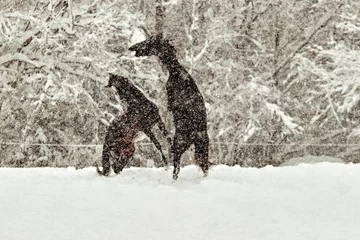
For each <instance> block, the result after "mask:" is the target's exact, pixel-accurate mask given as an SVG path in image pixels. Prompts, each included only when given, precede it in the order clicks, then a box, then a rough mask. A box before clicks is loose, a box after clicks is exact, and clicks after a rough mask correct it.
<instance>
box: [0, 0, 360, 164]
mask: <svg viewBox="0 0 360 240" xmlns="http://www.w3.org/2000/svg"><path fill="white" fill-rule="evenodd" d="M359 11H360V2H359V1H350V0H348V1H343V0H304V1H298V0H287V1H280V0H268V1H261V0H237V1H235V0H221V1H220V0H207V1H200V0H166V1H165V0H151V1H145V0H135V1H128V0H118V1H116V0H112V1H111V0H82V1H81V0H39V1H38V0H5V1H1V2H0V166H18V167H32V166H53V167H65V166H76V167H79V168H80V167H84V166H90V165H92V164H93V163H94V161H100V158H101V151H102V143H103V140H104V136H105V132H106V127H107V126H108V124H109V122H111V120H112V119H114V118H115V117H116V116H117V115H119V114H121V113H123V112H124V111H125V109H126V108H125V106H124V105H123V104H122V103H121V102H120V101H119V99H118V97H117V96H116V93H115V91H114V90H109V89H107V88H104V86H105V85H106V84H107V79H108V73H109V72H113V73H116V74H118V75H122V76H125V77H128V78H129V79H130V80H131V81H132V82H133V83H134V84H135V85H136V86H137V87H139V88H140V89H141V90H142V91H143V92H144V94H145V95H146V96H147V97H149V98H150V99H151V100H152V101H154V102H155V103H156V104H157V105H158V106H159V108H160V111H161V115H162V117H163V119H164V120H165V122H166V124H167V127H168V129H169V130H172V131H171V132H172V133H173V130H174V129H173V126H172V121H171V114H170V113H169V112H168V111H167V108H166V104H167V100H166V92H165V82H166V80H167V72H166V70H165V69H164V68H162V66H161V65H160V63H159V61H158V60H157V59H156V58H155V57H148V58H136V57H134V54H133V53H132V52H130V51H128V47H129V46H131V45H132V44H134V43H136V42H139V41H141V40H144V39H145V38H146V36H147V35H146V34H156V33H158V32H159V31H160V32H161V33H162V34H163V35H164V37H166V38H167V39H170V40H171V43H172V44H173V45H174V46H175V47H176V49H177V55H178V59H179V61H180V62H181V63H182V64H183V65H184V66H185V67H186V68H187V69H188V70H189V72H190V73H191V74H192V76H193V78H194V79H195V81H196V83H197V85H198V87H199V89H200V91H201V93H202V94H203V96H204V98H205V102H206V108H207V113H208V130H209V135H210V140H211V150H210V161H212V162H214V163H217V164H228V165H234V164H239V165H241V166H249V167H263V166H266V165H269V164H271V165H274V166H277V165H279V164H281V163H282V162H284V161H286V160H288V159H290V158H291V157H296V156H303V155H326V156H332V157H338V158H341V159H343V160H344V161H346V162H355V163H356V162H359V161H360V159H359V157H358V156H359V152H360V142H359V135H360V127H359V120H360V111H359V110H360V104H359V100H360V18H359V16H358V15H359ZM157 136H159V138H160V139H161V142H162V144H163V146H164V147H165V148H166V149H167V150H168V148H169V147H168V146H167V145H166V141H165V140H164V139H162V137H161V134H159V133H158V132H157ZM136 146H137V150H136V156H135V158H134V161H133V162H132V163H131V165H133V166H146V164H148V163H149V161H148V160H154V162H155V165H157V164H158V163H159V162H160V156H159V154H158V152H157V151H156V149H155V148H154V146H153V145H152V144H150V142H149V141H148V140H147V139H142V140H141V141H139V142H137V144H136ZM192 158H193V154H192V153H191V151H189V152H188V153H187V155H186V156H184V158H183V159H184V160H183V161H182V162H183V164H190V163H192Z"/></svg>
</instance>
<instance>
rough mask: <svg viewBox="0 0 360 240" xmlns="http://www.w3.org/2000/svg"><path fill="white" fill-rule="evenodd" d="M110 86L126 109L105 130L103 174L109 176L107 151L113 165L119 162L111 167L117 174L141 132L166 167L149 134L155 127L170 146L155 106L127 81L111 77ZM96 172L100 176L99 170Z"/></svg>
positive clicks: (164, 159)
mask: <svg viewBox="0 0 360 240" xmlns="http://www.w3.org/2000/svg"><path fill="white" fill-rule="evenodd" d="M112 86H114V87H115V88H116V90H117V92H118V94H119V97H120V99H121V100H123V101H125V102H126V103H127V105H128V106H127V111H126V113H125V114H124V115H123V116H121V117H119V118H117V119H115V121H113V122H112V123H111V125H110V127H109V128H108V133H107V135H106V137H105V144H104V150H103V157H102V164H103V172H102V174H103V175H108V174H109V171H110V160H109V158H110V152H114V155H115V158H116V159H117V160H115V161H114V163H118V164H114V166H115V167H114V166H113V168H114V172H115V173H119V172H120V171H121V170H122V168H123V167H124V166H125V165H126V163H127V161H128V159H129V158H130V157H132V155H133V153H134V150H135V148H134V144H133V141H134V139H135V138H136V136H137V134H138V132H140V131H141V132H144V133H145V135H146V136H148V137H149V138H150V140H151V141H152V142H153V143H154V145H155V147H156V148H157V149H158V150H159V151H160V153H161V156H162V160H163V162H164V164H165V165H167V164H168V162H167V159H166V157H165V155H164V154H163V152H162V149H161V145H160V143H159V142H158V140H157V139H156V137H155V135H154V133H153V132H152V128H153V127H154V126H155V125H156V124H157V125H158V127H159V129H160V130H161V131H162V133H163V134H164V136H165V137H166V139H167V140H168V142H169V144H171V139H170V137H169V134H168V132H167V131H166V128H165V124H164V122H163V121H162V120H161V117H160V114H159V109H158V107H157V106H156V105H155V104H154V103H153V102H151V101H150V100H149V99H147V98H146V97H145V95H144V94H143V93H142V92H141V91H140V90H139V89H138V88H136V87H135V86H134V85H133V84H132V83H131V82H130V81H129V80H128V79H127V78H124V77H121V76H117V75H114V74H110V78H109V84H108V85H107V87H112ZM124 152H125V153H126V154H124ZM130 153H131V154H130ZM116 165H118V166H116ZM98 172H100V173H101V171H100V170H98Z"/></svg>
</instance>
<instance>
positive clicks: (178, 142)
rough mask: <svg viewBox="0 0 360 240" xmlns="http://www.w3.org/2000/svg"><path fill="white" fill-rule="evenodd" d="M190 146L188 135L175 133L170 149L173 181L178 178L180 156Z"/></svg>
mask: <svg viewBox="0 0 360 240" xmlns="http://www.w3.org/2000/svg"><path fill="white" fill-rule="evenodd" d="M191 144H192V141H191V139H190V137H189V135H188V134H186V133H176V132H175V136H174V143H173V145H172V148H171V151H172V154H173V162H174V171H173V179H174V180H177V179H178V177H179V172H180V159H181V155H182V154H183V153H184V152H185V151H186V150H187V149H188V148H189V147H190V145H191Z"/></svg>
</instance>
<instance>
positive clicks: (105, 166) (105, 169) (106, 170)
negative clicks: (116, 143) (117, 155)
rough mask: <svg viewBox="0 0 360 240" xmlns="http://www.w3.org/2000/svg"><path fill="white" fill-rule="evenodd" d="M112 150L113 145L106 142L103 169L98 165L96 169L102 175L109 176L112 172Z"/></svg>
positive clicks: (102, 159)
mask: <svg viewBox="0 0 360 240" xmlns="http://www.w3.org/2000/svg"><path fill="white" fill-rule="evenodd" d="M110 151H111V147H110V146H109V145H108V144H106V143H105V144H104V146H103V151H102V158H101V162H102V167H103V170H102V171H101V170H100V169H99V167H98V166H96V170H97V172H98V174H99V175H101V176H109V174H110Z"/></svg>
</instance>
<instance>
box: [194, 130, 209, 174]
mask: <svg viewBox="0 0 360 240" xmlns="http://www.w3.org/2000/svg"><path fill="white" fill-rule="evenodd" d="M194 145H195V161H197V162H198V164H199V166H200V168H201V170H202V171H203V172H204V175H205V176H207V174H208V172H209V165H210V162H209V135H208V134H207V132H206V131H204V132H199V133H197V134H196V137H195V142H194Z"/></svg>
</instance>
